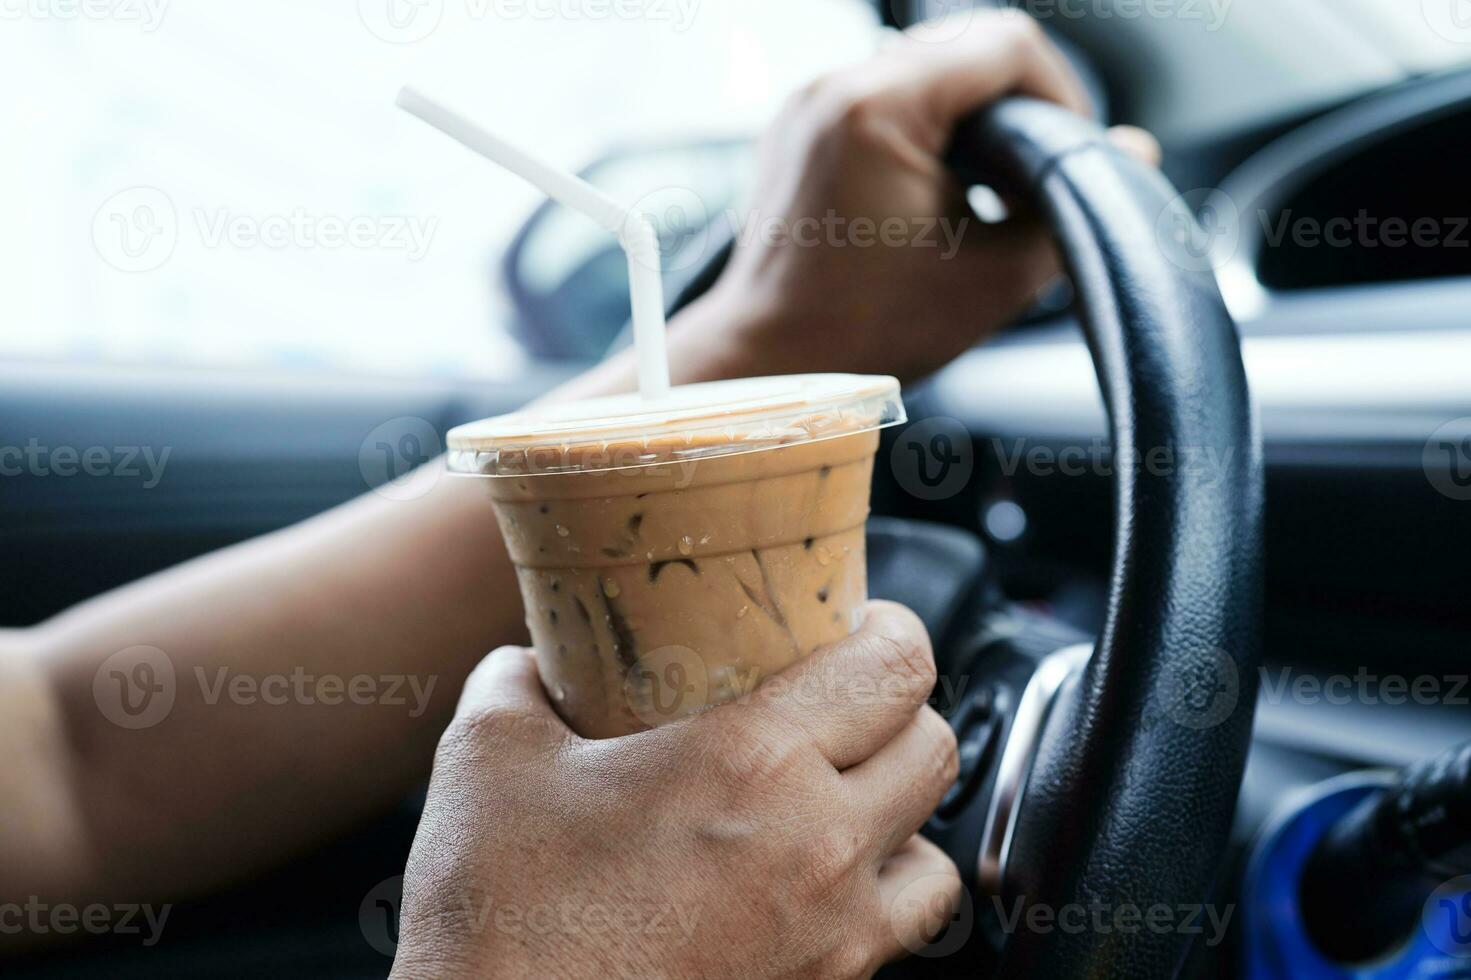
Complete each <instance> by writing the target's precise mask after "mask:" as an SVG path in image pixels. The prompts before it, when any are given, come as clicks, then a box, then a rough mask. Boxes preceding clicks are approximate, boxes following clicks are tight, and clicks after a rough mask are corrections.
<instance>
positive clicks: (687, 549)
mask: <svg viewBox="0 0 1471 980" xmlns="http://www.w3.org/2000/svg"><path fill="white" fill-rule="evenodd" d="M694 550H695V539H694V538H692V537H690V536H689V535H688V534H686V535H685V536H684V537H682V538H680V539H679V553H680V554H681V555H688V554H691V553H692V552H693V551H694Z"/></svg>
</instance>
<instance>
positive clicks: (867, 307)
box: [674, 10, 1159, 380]
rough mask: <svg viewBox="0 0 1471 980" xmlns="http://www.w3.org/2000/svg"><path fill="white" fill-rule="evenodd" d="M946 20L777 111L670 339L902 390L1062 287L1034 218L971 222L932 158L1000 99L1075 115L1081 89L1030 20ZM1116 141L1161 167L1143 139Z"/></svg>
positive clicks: (1129, 133) (729, 364) (775, 368)
mask: <svg viewBox="0 0 1471 980" xmlns="http://www.w3.org/2000/svg"><path fill="white" fill-rule="evenodd" d="M955 16H956V17H959V18H961V19H960V20H959V21H957V22H955V23H954V24H953V25H951V24H947V25H946V26H945V27H943V28H941V29H938V30H936V29H933V28H932V29H930V30H929V31H928V32H927V33H926V34H925V35H919V36H903V37H900V38H898V39H897V40H896V41H895V42H894V43H893V44H891V45H889V46H888V47H886V48H885V49H884V50H883V51H882V52H881V53H879V54H878V55H877V56H875V57H874V58H872V59H870V60H869V61H867V62H864V63H862V64H859V65H855V66H853V67H851V68H847V69H844V70H842V71H838V72H836V73H834V74H831V75H828V76H826V77H823V78H821V79H819V80H818V81H816V82H815V83H813V84H811V85H809V86H808V87H806V88H805V89H803V90H801V91H800V92H799V93H797V94H796V95H795V96H794V97H793V98H792V99H791V100H789V102H788V104H787V105H786V107H785V108H784V109H783V111H782V112H781V114H780V115H779V117H778V118H777V120H776V121H775V123H774V124H773V125H772V126H771V127H770V129H769V130H768V132H767V133H766V135H765V137H764V139H763V140H762V146H761V163H760V173H759V176H758V179H757V182H756V188H755V192H754V196H753V199H752V201H751V203H750V205H749V206H748V208H746V209H743V210H742V211H741V215H740V216H741V219H742V222H743V226H742V228H741V229H739V231H738V232H737V248H736V250H735V254H734V256H733V258H732V260H731V263H730V265H729V267H728V268H727V269H726V271H725V272H724V274H723V275H722V276H721V278H720V280H719V281H718V282H717V283H716V285H715V286H714V288H713V289H712V291H711V292H710V293H708V294H707V295H706V296H705V297H704V298H702V299H701V300H700V301H699V302H698V303H696V304H695V305H694V306H693V307H692V308H691V309H690V310H688V311H687V313H686V315H685V316H684V317H683V319H685V320H686V321H687V327H688V331H689V333H688V335H687V336H686V337H684V338H681V340H680V341H679V342H683V343H688V344H690V345H691V347H705V348H708V347H712V346H713V347H715V348H717V349H719V350H721V351H723V352H725V357H724V363H725V365H726V373H729V374H777V373H802V372H808V371H855V372H858V373H878V374H893V375H897V376H898V377H900V378H901V379H902V380H911V379H914V378H917V377H920V376H923V375H925V374H927V373H929V372H931V371H933V370H935V369H937V368H939V367H941V366H943V365H944V364H945V363H946V362H947V361H949V360H950V359H952V358H954V357H955V356H956V355H958V354H960V353H962V352H963V351H965V350H966V349H967V348H969V347H970V346H971V345H973V344H975V343H976V342H977V341H979V340H981V339H983V338H984V337H986V336H988V335H990V334H991V333H993V332H995V331H996V330H999V329H1000V328H1001V327H1002V326H1004V325H1005V324H1006V323H1008V322H1009V321H1011V320H1012V319H1014V318H1015V317H1016V316H1017V315H1018V314H1020V313H1021V312H1023V311H1024V310H1025V309H1026V308H1027V307H1028V306H1030V305H1031V303H1032V302H1033V301H1034V299H1035V298H1036V297H1037V295H1038V293H1039V292H1040V291H1041V290H1042V289H1043V288H1044V287H1045V286H1046V285H1047V284H1048V283H1049V282H1051V281H1052V280H1053V279H1054V278H1055V277H1056V276H1057V274H1058V260H1057V258H1056V256H1055V254H1054V252H1053V248H1052V244H1051V241H1050V239H1049V237H1048V234H1047V232H1046V230H1045V227H1044V226H1043V224H1042V222H1041V221H1040V220H1039V219H1037V218H1034V217H1032V216H1029V215H1025V214H1020V215H1016V216H1014V217H1013V218H1012V219H1011V220H1008V221H1005V222H1003V223H1001V224H996V225H987V224H983V223H982V222H980V221H979V220H978V219H977V218H975V217H974V215H972V213H971V212H970V210H969V207H968V205H967V203H966V200H965V188H963V187H962V186H961V185H960V184H959V183H958V182H957V181H956V180H954V179H953V178H952V177H951V176H950V174H949V172H948V171H947V169H946V167H945V164H944V162H943V160H942V157H943V155H944V152H945V149H946V146H947V145H948V142H949V140H950V136H951V133H952V131H953V130H954V128H955V126H956V124H957V123H958V122H959V120H960V119H961V118H962V117H964V116H966V115H967V114H969V113H970V112H972V111H974V110H976V109H978V108H980V107H982V106H984V105H986V104H987V103H989V102H992V101H994V100H995V99H997V98H998V97H1000V96H1002V95H1006V94H1009V93H1024V94H1027V95H1032V96H1037V97H1040V98H1044V99H1048V100H1051V101H1055V102H1058V103H1061V104H1062V105H1064V106H1066V107H1068V108H1070V109H1073V110H1075V111H1077V112H1079V113H1083V114H1087V113H1088V112H1089V111H1090V110H1089V105H1088V100H1087V97H1086V95H1085V92H1084V88H1083V86H1082V84H1081V83H1080V81H1079V80H1078V78H1077V76H1076V75H1075V74H1074V73H1073V70H1072V68H1071V66H1070V65H1069V64H1068V62H1067V60H1066V59H1065V58H1064V56H1063V54H1062V52H1061V51H1060V50H1059V49H1058V48H1057V47H1055V46H1054V45H1053V44H1052V42H1051V41H1049V40H1048V39H1047V38H1046V36H1045V35H1044V34H1043V32H1042V30H1041V29H1040V28H1039V27H1038V26H1037V24H1036V22H1035V21H1033V20H1032V19H1031V18H1029V17H1026V16H1024V15H1021V14H1018V13H1015V12H997V11H983V10H975V11H968V12H965V13H961V14H957V15H955ZM952 27H953V29H952ZM952 34H954V35H956V36H954V37H953V38H952V39H950V40H946V41H944V42H942V43H937V42H934V41H929V40H920V39H919V37H928V36H932V35H941V36H946V37H949V36H950V35H952ZM1112 132H1113V137H1114V139H1115V142H1116V143H1118V144H1119V145H1120V146H1121V147H1122V148H1124V149H1126V150H1127V151H1129V152H1131V153H1134V154H1135V155H1137V156H1138V157H1140V158H1141V159H1144V160H1145V161H1146V162H1149V163H1155V162H1157V161H1158V157H1159V146H1158V144H1157V143H1155V141H1154V139H1153V137H1151V136H1150V135H1149V134H1147V133H1145V132H1143V131H1142V130H1138V129H1134V128H1132V127H1118V128H1116V129H1114V130H1113V131H1112ZM680 319H681V318H677V319H676V321H675V323H674V326H675V328H676V336H678V331H679V330H681V329H685V325H684V324H681V323H680Z"/></svg>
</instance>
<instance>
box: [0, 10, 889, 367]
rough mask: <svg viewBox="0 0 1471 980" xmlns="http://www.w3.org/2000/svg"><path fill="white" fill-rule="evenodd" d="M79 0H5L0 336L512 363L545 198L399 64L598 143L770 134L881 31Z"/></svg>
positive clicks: (802, 14) (764, 13)
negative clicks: (514, 255)
mask: <svg viewBox="0 0 1471 980" xmlns="http://www.w3.org/2000/svg"><path fill="white" fill-rule="evenodd" d="M80 3H82V4H86V5H87V6H79V0H0V83H3V85H4V91H5V93H6V97H5V98H4V99H3V100H0V131H3V132H4V133H5V134H6V137H7V139H6V143H7V151H6V152H5V153H4V154H0V227H3V230H0V356H7V357H15V356H21V357H35V358H45V359H54V358H62V359H89V360H107V361H115V362H123V363H129V362H132V363H150V364H159V363H164V364H169V363H177V364H189V365H212V366H232V367H234V366H245V367H248V366H277V367H279V366H286V367H315V366H327V367H333V368H340V369H343V370H363V371H372V372H389V373H395V374H423V373H426V372H445V373H466V372H471V373H477V374H492V375H494V374H506V373H509V372H511V371H514V370H515V369H516V367H517V366H518V364H519V361H520V355H519V353H518V352H517V349H516V348H515V346H514V345H513V344H512V343H511V342H510V341H509V340H508V339H507V338H505V337H504V336H503V335H501V334H500V333H499V331H498V328H497V326H496V324H497V323H498V322H500V321H501V320H502V319H503V310H504V299H503V298H502V297H501V296H500V295H499V294H498V292H497V283H496V281H495V278H494V269H495V264H494V260H495V258H496V257H497V256H498V255H499V254H500V252H501V251H502V249H503V248H504V246H505V245H506V244H507V242H508V241H509V239H510V237H511V236H512V234H513V233H514V232H515V231H516V229H517V228H518V227H519V225H520V224H521V222H522V221H523V220H524V219H525V217H526V216H527V215H528V214H529V212H530V211H531V209H532V208H533V207H534V206H535V205H536V203H537V202H538V197H537V195H536V193H535V192H534V191H532V190H531V189H529V188H527V187H525V186H523V185H522V184H520V183H519V182H518V181H516V180H515V179H514V178H511V177H508V176H505V175H503V174H501V173H499V172H497V171H496V170H494V169H493V168H491V167H490V166H489V165H488V164H486V163H484V162H482V161H479V160H478V159H476V158H474V157H472V156H471V155H470V154H469V153H468V152H467V151H465V150H463V149H462V148H460V147H458V146H457V145H455V144H453V143H451V142H449V141H448V140H447V139H445V138H444V137H442V136H440V135H439V134H437V133H435V132H433V131H431V130H429V129H428V128H427V127H425V126H424V125H423V124H422V123H419V122H417V121H416V120H414V119H412V118H410V117H408V116H407V115H406V114H404V113H402V112H399V111H397V110H395V109H394V108H393V97H394V94H395V93H396V91H397V89H398V87H399V86H400V85H401V84H404V83H406V82H407V83H411V84H413V85H415V86H416V87H418V88H420V89H422V90H424V91H425V92H428V93H430V94H432V95H435V96H437V97H439V98H442V99H444V100H446V101H448V102H449V103H451V104H452V105H454V106H456V107H458V108H461V109H462V110H464V111H466V112H468V113H469V114H471V115H473V116H475V117H477V118H479V119H481V120H483V121H486V122H488V123H490V124H492V125H494V126H495V127H497V128H498V129H500V130H501V131H502V132H504V133H505V134H506V135H507V136H509V137H511V138H513V139H515V140H517V141H520V142H522V143H524V144H526V145H528V146H530V147H532V148H535V149H536V150H537V151H538V152H539V153H540V154H541V155H543V156H545V157H547V158H549V159H551V160H553V161H555V162H558V163H561V164H564V165H567V166H569V167H574V168H575V167H580V166H582V165H583V164H585V163H586V162H588V161H589V160H590V159H591V158H593V157H595V156H597V155H598V154H599V153H600V152H601V151H603V150H605V149H606V148H607V147H608V146H610V145H611V144H615V143H616V144H627V143H635V144H636V143H639V142H641V141H645V140H659V139H667V138H670V137H674V138H696V137H699V136H704V135H730V134H745V133H751V132H754V131H756V130H757V129H759V127H760V125H761V124H762V122H763V121H764V120H765V119H766V118H768V117H769V115H770V114H771V112H772V111H773V110H774V109H775V107H776V105H777V104H778V103H779V102H780V99H781V98H782V96H783V95H784V94H785V93H786V92H787V91H788V90H790V89H791V88H792V87H793V86H795V85H797V84H798V83H800V82H801V81H804V80H805V79H806V78H807V77H809V76H811V75H813V74H815V73H817V72H818V71H820V70H822V69H824V68H826V67H829V66H831V65H834V64H836V63H840V62H844V61H848V60H852V59H855V58H858V57H860V56H861V55H862V54H863V53H865V52H866V51H868V50H869V49H871V47H872V46H873V44H874V43H875V40H874V38H875V34H874V27H873V15H872V13H871V12H870V10H869V9H868V8H866V7H865V6H864V5H863V4H862V3H860V2H859V0H796V2H794V0H601V2H600V0H592V2H591V5H590V6H588V5H586V4H587V0H333V2H303V0H251V2H249V3H223V2H219V0H80ZM619 11H623V12H625V15H624V16H618V14H617V12H619ZM628 11H633V12H635V13H641V15H640V16H633V17H630V16H627V15H626V12H628ZM130 188H144V189H145V190H142V191H132V192H130V193H128V194H124V195H123V196H122V197H114V195H117V194H118V193H119V192H124V191H128V189H130ZM99 209H100V210H99ZM170 214H172V216H173V218H174V221H173V223H172V225H170V222H169V220H168V219H169V216H170ZM293 216H295V218H294V219H293ZM385 216H395V217H401V218H405V219H408V220H412V221H414V222H416V223H417V225H418V227H419V228H420V229H421V230H422V229H426V228H428V229H432V233H431V234H429V235H428V236H427V238H426V239H421V240H420V241H421V243H422V242H424V241H427V249H425V250H424V251H423V255H422V257H419V258H411V257H410V255H409V247H402V246H403V245H404V244H405V243H409V239H407V237H406V235H405V234H402V233H397V232H394V231H393V229H392V227H391V226H390V224H389V223H385V222H384V218H385ZM324 217H325V218H326V219H327V222H326V223H325V224H324V223H323V218H324ZM354 218H356V219H359V220H360V221H363V222H369V223H370V224H368V225H365V226H364V227H365V228H366V230H360V234H362V235H364V236H366V237H365V238H364V239H363V241H365V242H367V243H368V244H367V245H366V246H362V245H360V246H358V247H353V246H350V245H342V244H334V245H332V246H331V247H324V246H322V245H320V244H315V243H314V242H309V241H307V240H306V238H305V237H304V234H311V233H325V234H330V233H331V232H332V226H331V223H332V222H347V221H349V220H350V219H354ZM293 220H294V221H295V224H296V226H297V227H305V228H307V229H308V231H307V232H306V233H303V232H299V231H296V230H293V229H292V226H291V223H292V222H293ZM150 230H153V231H157V232H159V233H158V234H156V235H153V236H151V237H141V236H145V233H147V232H149V231H150ZM341 230H342V229H341V228H340V227H339V229H338V231H339V233H340V231H341ZM273 234H275V235H283V236H284V238H279V237H278V238H272V239H269V240H268V241H262V240H261V237H262V236H269V235H273ZM124 236H132V237H129V238H125V237H124ZM384 236H392V237H388V238H385V237H384ZM232 238H233V241H232ZM130 242H131V245H130V244H129V243H130ZM169 242H172V243H173V244H172V251H171V252H170V251H169V250H168V244H169ZM395 243H397V245H395ZM410 244H411V243H410ZM123 246H127V247H128V248H131V249H132V251H133V252H134V253H136V254H133V255H130V254H129V253H128V252H127V251H122V252H120V251H119V249H120V248H121V247H123ZM109 260H112V261H111V262H110V261H109ZM119 265H121V266H122V267H124V268H119V267H118V266H119ZM133 265H141V266H145V267H147V268H145V269H144V271H124V269H125V268H127V267H130V266H133Z"/></svg>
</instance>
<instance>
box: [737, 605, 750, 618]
mask: <svg viewBox="0 0 1471 980" xmlns="http://www.w3.org/2000/svg"><path fill="white" fill-rule="evenodd" d="M750 608H751V607H750V606H742V607H741V608H740V610H739V611H737V612H736V619H740V618H742V617H744V616H745V615H746V613H747V611H749V610H750Z"/></svg>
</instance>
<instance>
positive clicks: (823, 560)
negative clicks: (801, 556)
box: [817, 548, 833, 567]
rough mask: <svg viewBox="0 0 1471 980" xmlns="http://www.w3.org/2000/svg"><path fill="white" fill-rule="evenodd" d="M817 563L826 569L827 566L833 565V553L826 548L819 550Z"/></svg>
mask: <svg viewBox="0 0 1471 980" xmlns="http://www.w3.org/2000/svg"><path fill="white" fill-rule="evenodd" d="M817 563H818V564H819V565H822V566H824V567H825V566H827V565H831V564H832V563H833V553H832V552H831V551H828V550H827V549H826V548H818V549H817Z"/></svg>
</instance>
